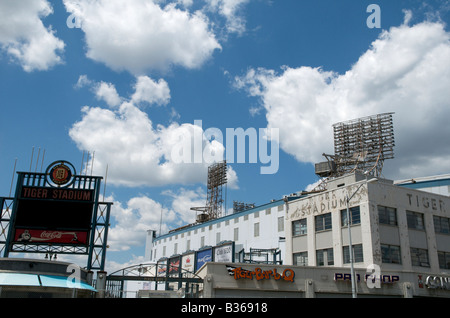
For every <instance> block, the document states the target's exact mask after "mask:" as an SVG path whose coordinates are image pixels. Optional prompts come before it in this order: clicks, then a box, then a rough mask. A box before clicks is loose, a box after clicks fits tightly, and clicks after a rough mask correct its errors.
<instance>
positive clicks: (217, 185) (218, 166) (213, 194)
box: [191, 161, 227, 223]
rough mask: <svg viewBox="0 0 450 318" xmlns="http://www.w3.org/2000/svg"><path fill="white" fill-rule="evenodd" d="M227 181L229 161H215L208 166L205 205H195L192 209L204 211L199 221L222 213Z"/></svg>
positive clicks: (210, 218) (198, 217)
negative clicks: (223, 190) (223, 193)
mask: <svg viewBox="0 0 450 318" xmlns="http://www.w3.org/2000/svg"><path fill="white" fill-rule="evenodd" d="M226 183H227V162H226V161H222V162H218V163H214V164H212V165H211V166H209V167H208V182H207V198H206V206H205V207H193V208H191V210H195V211H199V212H202V213H201V214H199V215H197V222H200V223H202V222H206V221H208V220H213V219H216V218H218V217H220V216H221V215H222V206H223V202H224V200H223V196H222V189H223V185H225V184H226Z"/></svg>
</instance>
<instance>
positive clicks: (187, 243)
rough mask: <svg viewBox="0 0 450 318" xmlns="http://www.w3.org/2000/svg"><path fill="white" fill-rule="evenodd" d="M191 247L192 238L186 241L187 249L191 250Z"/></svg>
mask: <svg viewBox="0 0 450 318" xmlns="http://www.w3.org/2000/svg"><path fill="white" fill-rule="evenodd" d="M190 249H191V240H187V241H186V251H189V250H190Z"/></svg>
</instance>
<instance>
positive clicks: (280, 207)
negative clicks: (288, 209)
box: [278, 204, 284, 212]
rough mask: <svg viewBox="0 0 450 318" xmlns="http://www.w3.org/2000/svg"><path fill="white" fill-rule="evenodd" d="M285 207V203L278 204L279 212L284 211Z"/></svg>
mask: <svg viewBox="0 0 450 318" xmlns="http://www.w3.org/2000/svg"><path fill="white" fill-rule="evenodd" d="M283 209H284V205H283V204H282V205H279V206H278V212H280V211H283Z"/></svg>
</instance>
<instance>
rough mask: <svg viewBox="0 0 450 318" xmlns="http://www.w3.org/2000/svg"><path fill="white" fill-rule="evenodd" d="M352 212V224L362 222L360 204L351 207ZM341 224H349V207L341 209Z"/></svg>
mask: <svg viewBox="0 0 450 318" xmlns="http://www.w3.org/2000/svg"><path fill="white" fill-rule="evenodd" d="M349 214H350V225H354V224H360V223H361V216H360V212H359V206H355V207H353V208H350V209H349ZM341 224H342V226H347V225H348V222H347V209H345V210H341Z"/></svg>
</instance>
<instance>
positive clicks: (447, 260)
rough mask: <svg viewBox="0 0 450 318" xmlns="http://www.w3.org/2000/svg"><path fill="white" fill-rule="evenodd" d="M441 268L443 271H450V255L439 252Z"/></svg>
mask: <svg viewBox="0 0 450 318" xmlns="http://www.w3.org/2000/svg"><path fill="white" fill-rule="evenodd" d="M438 259H439V267H440V268H443V269H450V253H448V252H438Z"/></svg>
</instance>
